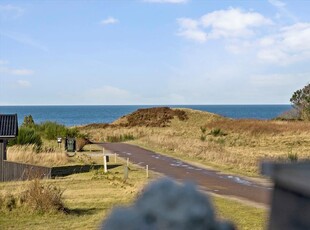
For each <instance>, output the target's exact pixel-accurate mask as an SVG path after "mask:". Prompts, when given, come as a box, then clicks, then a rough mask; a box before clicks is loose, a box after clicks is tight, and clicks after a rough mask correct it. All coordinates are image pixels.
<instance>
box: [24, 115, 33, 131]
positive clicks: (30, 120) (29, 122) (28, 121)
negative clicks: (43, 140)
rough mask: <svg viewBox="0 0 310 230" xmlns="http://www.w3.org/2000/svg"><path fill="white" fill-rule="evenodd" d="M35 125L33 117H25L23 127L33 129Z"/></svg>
mask: <svg viewBox="0 0 310 230" xmlns="http://www.w3.org/2000/svg"><path fill="white" fill-rule="evenodd" d="M34 125H35V123H34V120H33V118H32V116H31V115H29V116H25V117H24V122H23V124H22V127H27V128H33V127H34Z"/></svg>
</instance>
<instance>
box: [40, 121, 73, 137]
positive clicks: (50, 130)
mask: <svg viewBox="0 0 310 230" xmlns="http://www.w3.org/2000/svg"><path fill="white" fill-rule="evenodd" d="M37 130H38V131H39V132H40V134H41V135H42V136H43V137H44V138H46V139H47V140H56V139H57V137H76V136H78V130H77V129H76V128H72V129H69V128H67V127H66V126H64V125H61V124H58V123H56V122H52V121H46V122H44V123H41V124H40V125H38V126H37Z"/></svg>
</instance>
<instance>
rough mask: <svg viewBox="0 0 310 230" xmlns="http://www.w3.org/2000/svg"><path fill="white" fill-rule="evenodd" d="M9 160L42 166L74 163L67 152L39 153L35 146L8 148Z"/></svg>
mask: <svg viewBox="0 0 310 230" xmlns="http://www.w3.org/2000/svg"><path fill="white" fill-rule="evenodd" d="M7 159H8V160H9V161H15V162H21V163H26V164H35V165H42V166H56V165H66V164H69V163H72V162H73V159H72V158H69V157H68V156H67V155H66V153H65V152H63V151H61V150H60V151H58V152H37V150H36V146H34V145H22V146H12V147H10V148H8V152H7Z"/></svg>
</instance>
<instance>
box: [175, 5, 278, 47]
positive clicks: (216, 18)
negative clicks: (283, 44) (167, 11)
mask: <svg viewBox="0 0 310 230" xmlns="http://www.w3.org/2000/svg"><path fill="white" fill-rule="evenodd" d="M177 22H178V24H179V26H180V28H179V33H178V35H180V36H183V37H185V38H187V39H192V40H195V41H199V42H205V41H207V40H211V39H221V38H243V37H249V36H251V35H253V34H255V31H254V29H255V28H258V27H262V26H266V25H272V23H273V22H272V21H271V20H270V19H268V18H265V17H264V16H263V15H261V14H259V13H256V12H252V11H251V12H244V11H242V10H241V9H238V8H231V9H228V10H219V11H213V12H211V13H208V14H206V15H203V16H202V17H201V18H200V19H198V20H195V19H191V18H179V19H177Z"/></svg>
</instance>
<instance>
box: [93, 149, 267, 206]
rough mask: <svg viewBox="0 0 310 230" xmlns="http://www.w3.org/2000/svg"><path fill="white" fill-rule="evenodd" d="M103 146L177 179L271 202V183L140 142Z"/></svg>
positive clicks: (135, 162) (216, 190) (250, 198)
mask: <svg viewBox="0 0 310 230" xmlns="http://www.w3.org/2000/svg"><path fill="white" fill-rule="evenodd" d="M99 145H101V146H102V147H103V148H104V149H106V150H108V151H110V152H112V153H117V154H118V155H119V156H120V157H122V158H125V159H126V158H129V160H130V162H132V163H134V164H137V165H140V166H142V167H145V166H146V165H148V167H149V169H150V170H152V171H155V172H158V173H161V174H164V175H166V176H168V177H171V178H173V179H175V180H178V181H192V182H194V183H196V184H197V185H198V186H200V188H201V189H202V190H205V191H207V192H212V193H216V194H219V195H225V196H231V197H235V198H239V199H242V200H247V201H251V202H255V203H259V204H269V203H270V194H271V191H272V188H271V187H266V186H264V185H262V184H259V183H257V182H254V181H251V180H249V179H245V178H242V177H240V176H236V175H229V174H223V173H221V172H219V171H215V170H210V169H206V168H201V167H198V166H194V165H191V164H189V163H185V162H183V161H181V160H178V159H175V158H172V157H167V156H164V155H161V154H158V153H155V152H152V151H149V150H146V149H143V148H140V147H138V146H134V145H129V144H125V143H101V144H99Z"/></svg>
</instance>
